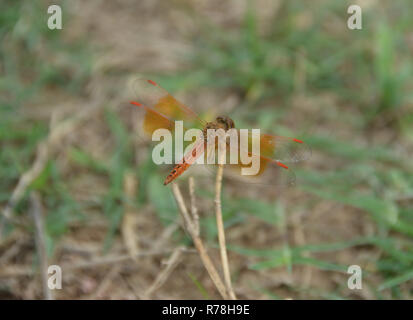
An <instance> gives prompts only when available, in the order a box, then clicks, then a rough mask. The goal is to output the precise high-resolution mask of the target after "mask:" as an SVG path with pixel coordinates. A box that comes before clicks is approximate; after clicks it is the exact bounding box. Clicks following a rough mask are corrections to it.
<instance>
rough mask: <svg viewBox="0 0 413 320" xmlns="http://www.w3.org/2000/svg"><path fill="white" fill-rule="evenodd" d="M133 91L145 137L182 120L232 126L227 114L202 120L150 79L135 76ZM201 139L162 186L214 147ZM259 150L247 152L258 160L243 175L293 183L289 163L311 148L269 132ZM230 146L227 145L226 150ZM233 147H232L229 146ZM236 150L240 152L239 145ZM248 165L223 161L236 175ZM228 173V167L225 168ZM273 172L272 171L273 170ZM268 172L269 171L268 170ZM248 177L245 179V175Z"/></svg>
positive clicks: (202, 125) (215, 126) (261, 139)
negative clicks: (256, 165) (254, 169)
mask: <svg viewBox="0 0 413 320" xmlns="http://www.w3.org/2000/svg"><path fill="white" fill-rule="evenodd" d="M132 86H133V90H134V94H135V96H136V97H137V98H138V99H137V100H136V101H130V104H132V105H134V106H136V107H138V108H140V109H142V110H143V111H144V117H143V131H144V132H145V134H147V135H148V136H149V137H151V136H152V134H153V133H154V131H155V130H157V129H161V128H162V129H168V130H170V131H171V132H173V131H174V127H175V126H174V123H175V121H183V123H184V125H185V128H191V127H196V128H200V129H202V131H203V132H206V130H207V129H223V130H225V131H227V130H229V129H234V128H235V123H234V121H233V120H232V119H231V118H230V117H228V116H218V117H216V118H215V120H213V121H210V122H208V121H206V120H204V119H202V118H201V117H200V116H199V115H198V114H197V113H196V112H195V111H194V110H192V109H191V108H189V107H187V106H186V105H185V104H184V103H182V102H180V101H179V100H177V99H175V98H174V97H173V96H172V95H171V94H170V93H168V91H166V90H165V89H163V88H162V87H161V86H160V85H159V84H158V83H156V82H155V81H153V80H147V79H140V78H139V79H135V80H134V81H133V85H132ZM249 135H250V136H249V137H248V148H250V147H251V142H252V136H251V133H249ZM204 137H205V138H204V140H201V141H199V143H197V144H195V145H194V146H193V147H192V149H191V150H189V151H188V152H187V153H186V154H185V155H184V158H183V159H182V161H181V162H179V163H177V164H175V166H174V167H173V169H172V170H171V171H170V173H169V174H168V175H167V177H166V179H165V181H164V185H167V184H169V183H171V182H172V181H174V180H175V179H176V178H178V177H179V176H181V175H182V174H183V173H184V172H185V171H187V170H188V168H190V167H191V166H192V165H193V164H194V163H195V161H196V160H197V158H198V157H200V156H202V155H205V154H206V150H207V149H208V148H211V147H212V148H216V146H214V145H212V144H214V143H215V142H214V141H213V142H210V141H208V140H207V139H206V137H207V135H206V134H205V135H204ZM259 144H260V152H259V154H258V155H257V154H253V153H252V152H250V151H248V154H249V155H251V156H255V157H257V158H258V159H259V162H260V166H259V171H258V172H257V173H256V175H254V176H253V177H252V176H247V177H249V178H250V181H252V180H253V179H254V178H256V177H262V176H267V180H268V181H269V183H270V184H277V185H293V184H294V183H295V174H294V172H293V171H292V170H291V168H290V164H294V163H296V162H299V161H303V160H307V159H308V158H309V157H310V155H311V149H310V148H309V146H308V145H307V144H305V143H304V141H302V140H300V139H296V138H290V137H283V136H277V135H271V134H265V133H260V134H259ZM229 148H230V146H228V149H229ZM231 148H234V146H231ZM235 148H238V150H237V151H236V152H238V153H239V152H240V145H239V144H238V145H236V146H235ZM247 166H248V165H246V164H243V163H238V164H226V165H225V167H226V168H227V167H228V168H229V169H231V170H230V172H231V175H232V176H240V175H241V169H242V168H245V167H247ZM225 171H226V172H229V170H227V169H226V170H225ZM274 171H275V173H274ZM271 172H272V173H271ZM247 180H248V178H247Z"/></svg>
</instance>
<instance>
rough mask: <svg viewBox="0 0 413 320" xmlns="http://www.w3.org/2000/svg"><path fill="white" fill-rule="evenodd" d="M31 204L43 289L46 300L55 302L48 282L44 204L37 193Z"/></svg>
mask: <svg viewBox="0 0 413 320" xmlns="http://www.w3.org/2000/svg"><path fill="white" fill-rule="evenodd" d="M30 202H31V212H32V215H33V219H34V224H35V238H36V247H37V252H38V254H39V260H40V273H41V277H42V288H43V295H44V298H45V299H46V300H53V295H52V292H51V290H50V289H49V286H48V284H47V281H48V273H47V269H48V267H49V264H48V262H47V251H46V242H45V237H44V224H43V214H42V211H43V210H42V204H41V202H40V198H39V195H38V194H37V193H34V192H32V193H31V195H30Z"/></svg>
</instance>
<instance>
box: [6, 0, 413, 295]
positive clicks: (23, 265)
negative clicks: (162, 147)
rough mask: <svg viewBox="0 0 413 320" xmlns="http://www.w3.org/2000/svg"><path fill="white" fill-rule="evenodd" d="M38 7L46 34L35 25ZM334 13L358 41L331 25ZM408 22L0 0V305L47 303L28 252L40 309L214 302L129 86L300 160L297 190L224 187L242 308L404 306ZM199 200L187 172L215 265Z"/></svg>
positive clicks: (207, 196)
mask: <svg viewBox="0 0 413 320" xmlns="http://www.w3.org/2000/svg"><path fill="white" fill-rule="evenodd" d="M51 4H59V5H61V7H62V11H63V29H62V30H49V29H48V27H47V19H48V17H49V15H48V14H47V8H48V6H49V5H51ZM351 4H359V5H360V6H361V8H362V28H363V29H362V30H349V29H348V28H347V19H348V17H349V16H350V15H349V14H348V13H347V8H348V6H349V5H351ZM412 13H413V2H412V1H409V0H397V1H378V0H369V1H367V0H365V1H356V0H354V1H323V0H315V1H311V3H310V2H308V1H296V0H289V1H287V0H257V1H244V0H228V1H218V0H197V1H190V0H172V1H157V0H139V1H132V0H122V1H120V0H119V1H105V2H103V1H92V0H90V1H78V0H76V1H53V2H51V1H15V0H3V1H1V2H0V41H1V42H0V74H1V77H0V146H1V148H0V178H1V179H0V210H1V224H0V225H1V228H0V232H1V235H0V298H1V299H42V298H44V292H43V290H42V281H41V276H40V274H41V270H42V263H43V267H44V263H45V261H44V260H45V259H46V262H47V264H57V265H59V266H61V268H62V272H63V284H62V289H61V290H54V291H53V295H54V297H55V298H56V299H141V298H152V299H214V298H220V296H219V295H218V293H217V291H216V289H215V287H214V286H213V284H212V282H211V280H210V278H209V277H208V274H207V273H206V271H205V268H204V266H203V265H202V263H201V261H200V259H199V256H198V255H197V253H196V251H194V250H193V249H192V248H193V245H192V243H191V240H190V238H189V237H188V235H187V234H186V233H185V232H183V231H182V228H181V227H180V225H179V219H178V218H179V216H178V210H177V206H176V203H175V200H174V198H173V196H172V192H171V189H170V187H164V186H163V180H164V178H165V176H166V174H167V172H168V169H169V168H168V167H167V168H164V167H158V166H156V165H154V164H153V163H152V161H151V145H149V144H147V143H145V142H144V141H142V140H141V139H139V138H138V131H139V127H138V125H137V123H138V122H137V116H136V113H135V111H134V109H133V107H132V106H130V105H129V104H128V101H129V100H130V99H131V95H130V92H129V91H128V85H127V84H128V83H129V81H130V79H131V77H134V76H137V75H138V76H143V77H145V78H149V79H153V80H155V81H157V82H159V83H160V84H161V85H162V86H163V87H164V88H166V89H167V90H168V91H169V92H171V93H172V94H174V95H175V96H176V97H178V98H179V99H180V100H181V101H183V102H185V103H186V104H187V105H188V106H190V107H192V108H193V109H194V110H195V111H197V112H198V113H199V114H201V115H202V117H204V118H205V119H212V118H213V117H214V116H216V115H217V114H228V115H230V116H231V117H232V118H233V119H234V120H235V122H236V123H237V125H238V126H239V127H244V128H261V130H262V131H265V132H268V133H273V134H278V135H285V136H292V137H295V138H299V139H302V140H304V141H306V142H307V143H308V144H309V145H310V146H311V148H312V157H311V159H309V160H308V161H306V162H305V163H302V164H300V165H299V166H297V168H296V169H295V173H296V176H297V185H296V186H295V187H294V188H288V189H286V190H282V191H277V192H274V190H273V189H272V188H271V187H267V188H264V189H262V188H255V187H254V186H245V185H239V184H237V183H233V182H225V183H224V186H223V214H224V219H225V226H226V238H227V244H228V248H229V260H230V268H231V272H232V279H233V286H234V289H235V292H236V294H237V296H238V297H239V298H242V299H287V298H288V299H290V298H291V299H411V298H412V297H413V268H412V266H413V174H412V173H413V169H412V167H413V166H412V162H411V159H412V156H413V143H412V142H413V126H412V124H413V93H412V92H413V90H412V89H413V61H412V54H413V22H412V21H413V20H412ZM179 184H180V186H181V189H182V190H183V191H186V190H187V180H186V179H180V180H179ZM185 195H186V194H185ZM213 196H214V189H213V178H212V179H211V178H209V177H198V178H197V179H196V197H197V205H198V209H199V214H200V216H201V235H202V238H203V239H204V240H205V242H206V244H207V247H208V252H209V254H210V255H211V257H212V258H213V260H214V262H215V265H216V266H219V250H218V245H217V239H216V227H215V217H214V214H213V207H214V202H213ZM35 217H37V218H35ZM39 217H43V218H44V228H43V229H42V228H41V227H40V229H39V228H36V227H35V226H36V223H35V222H36V219H38V218H39ZM36 230H43V232H42V234H38V232H37V231H36ZM36 237H38V238H40V239H43V242H44V243H45V248H44V251H45V252H44V253H43V254H42V252H41V251H42V250H41V246H40V249H39V247H36V241H35V240H36ZM40 242H42V241H40ZM181 247H183V248H184V249H183V251H182V252H181V254H180V258H179V259H178V260H177V261H175V263H176V265H175V268H173V270H172V272H171V273H170V275H169V277H168V278H167V279H166V281H165V282H164V283H163V285H162V286H161V287H160V288H156V290H155V289H154V288H153V283H154V281H155V279H156V278H157V276H158V275H159V274H160V272H161V271H162V270H164V268H165V262H166V261H167V260H168V259H169V258H170V257H171V254H173V252H174V250H175V249H176V248H181ZM132 256H133V257H134V258H131V257H132ZM350 265H359V266H360V267H361V268H362V270H363V278H362V279H363V282H362V284H363V289H362V290H350V289H349V288H348V286H347V280H348V278H349V276H350V275H349V274H347V268H348V267H349V266H350Z"/></svg>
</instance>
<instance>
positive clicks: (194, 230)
mask: <svg viewBox="0 0 413 320" xmlns="http://www.w3.org/2000/svg"><path fill="white" fill-rule="evenodd" d="M172 192H173V194H174V197H175V200H176V203H177V204H178V207H179V212H180V213H181V216H182V218H183V220H184V225H185V228H186V230H187V232H188V233H189V235H190V236H191V238H192V241H193V243H194V245H195V248H196V249H197V251H198V254H199V256H200V258H201V260H202V263H203V264H204V266H205V269H206V270H207V272H208V274H209V276H210V277H211V280H212V282H213V283H214V285H215V287H216V288H217V290H218V292H219V293H220V294H221V296H222V298H224V299H225V300H228V299H229V298H230V297H229V295H228V294H227V290H226V288H225V285H224V283H223V282H222V280H221V277H220V276H219V274H218V272H217V270H216V269H215V266H214V264H213V263H212V261H211V258H210V257H209V255H208V253H207V251H206V249H205V246H204V244H203V242H202V240H201V238H200V237H199V225H198V226H197V225H196V223H194V220H195V219H194V218H191V217H190V216H189V213H188V209H187V207H186V205H185V202H184V200H183V198H182V194H181V191H180V189H179V187H178V185H177V184H176V183H175V182H173V183H172Z"/></svg>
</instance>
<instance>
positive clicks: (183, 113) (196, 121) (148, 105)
mask: <svg viewBox="0 0 413 320" xmlns="http://www.w3.org/2000/svg"><path fill="white" fill-rule="evenodd" d="M133 89H134V92H135V94H136V96H137V98H138V101H131V103H132V104H134V105H136V106H139V107H142V108H143V109H145V111H146V114H145V118H144V122H143V128H144V131H145V132H146V133H147V134H149V135H152V133H153V132H154V131H155V130H156V129H160V128H165V129H168V130H171V131H173V129H174V121H178V120H181V121H184V124H186V125H185V127H187V128H192V127H203V126H204V125H205V121H203V120H202V119H200V118H199V116H198V115H197V113H196V112H195V111H193V110H192V109H190V108H189V107H187V106H185V105H184V104H183V103H182V102H180V101H178V100H177V99H175V98H174V97H173V96H172V95H171V94H169V93H168V92H167V91H166V90H165V89H163V88H162V87H161V86H159V85H158V84H157V83H155V82H154V81H152V80H146V79H136V80H134V81H133Z"/></svg>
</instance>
